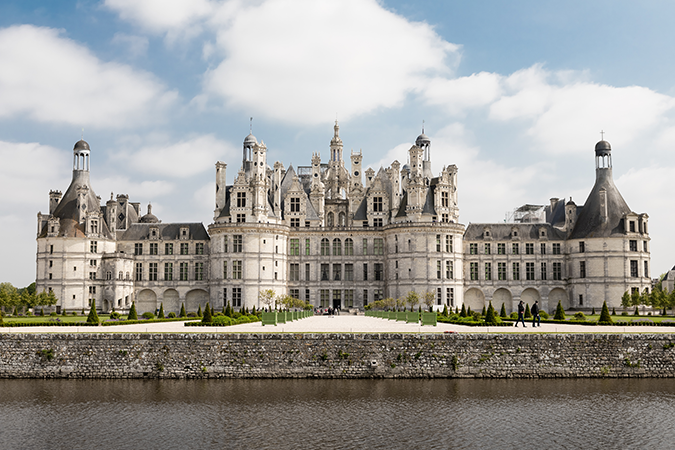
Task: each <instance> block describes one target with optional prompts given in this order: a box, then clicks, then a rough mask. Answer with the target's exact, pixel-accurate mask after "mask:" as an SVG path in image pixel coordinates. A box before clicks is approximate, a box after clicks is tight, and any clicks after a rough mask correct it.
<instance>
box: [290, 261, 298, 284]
mask: <svg viewBox="0 0 675 450" xmlns="http://www.w3.org/2000/svg"><path fill="white" fill-rule="evenodd" d="M288 277H289V279H290V281H300V264H295V263H291V265H290V270H289V272H288Z"/></svg>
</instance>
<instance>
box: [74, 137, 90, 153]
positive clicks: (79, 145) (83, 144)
mask: <svg viewBox="0 0 675 450" xmlns="http://www.w3.org/2000/svg"><path fill="white" fill-rule="evenodd" d="M75 150H89V144H88V143H87V141H85V140H83V139H80V140H79V141H77V142H76V143H75V147H73V151H75Z"/></svg>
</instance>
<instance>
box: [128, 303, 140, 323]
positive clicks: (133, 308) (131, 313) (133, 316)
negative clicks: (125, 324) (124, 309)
mask: <svg viewBox="0 0 675 450" xmlns="http://www.w3.org/2000/svg"><path fill="white" fill-rule="evenodd" d="M127 320H138V314H137V313H136V302H132V303H131V309H129V315H128V316H127Z"/></svg>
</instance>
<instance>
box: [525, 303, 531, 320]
mask: <svg viewBox="0 0 675 450" xmlns="http://www.w3.org/2000/svg"><path fill="white" fill-rule="evenodd" d="M524 317H525V318H526V319H531V318H532V312H531V311H530V304H529V303H525V316H524Z"/></svg>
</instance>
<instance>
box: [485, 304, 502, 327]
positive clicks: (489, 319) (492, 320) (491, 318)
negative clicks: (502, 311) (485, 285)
mask: <svg viewBox="0 0 675 450" xmlns="http://www.w3.org/2000/svg"><path fill="white" fill-rule="evenodd" d="M499 322H500V320H499V319H498V318H497V315H496V314H495V309H494V308H493V307H492V302H490V304H489V305H488V308H487V311H485V324H486V325H497V324H498V323H499Z"/></svg>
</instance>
